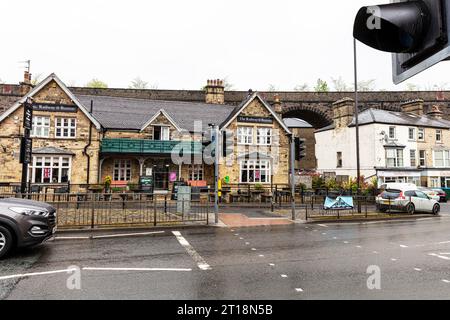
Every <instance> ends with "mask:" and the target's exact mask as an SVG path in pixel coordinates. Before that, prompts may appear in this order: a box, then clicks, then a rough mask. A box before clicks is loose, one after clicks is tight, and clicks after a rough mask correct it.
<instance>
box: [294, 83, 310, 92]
mask: <svg viewBox="0 0 450 320" xmlns="http://www.w3.org/2000/svg"><path fill="white" fill-rule="evenodd" d="M294 91H301V92H304V91H309V85H308V84H307V83H306V82H304V83H300V84H298V85H296V86H295V87H294Z"/></svg>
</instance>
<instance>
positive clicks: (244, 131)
mask: <svg viewBox="0 0 450 320" xmlns="http://www.w3.org/2000/svg"><path fill="white" fill-rule="evenodd" d="M237 139H238V143H239V144H253V128H252V127H239V128H238V129H237Z"/></svg>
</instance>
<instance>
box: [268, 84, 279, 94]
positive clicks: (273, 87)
mask: <svg viewBox="0 0 450 320" xmlns="http://www.w3.org/2000/svg"><path fill="white" fill-rule="evenodd" d="M267 91H269V92H275V91H278V88H277V86H275V85H274V84H269V87H268V88H267Z"/></svg>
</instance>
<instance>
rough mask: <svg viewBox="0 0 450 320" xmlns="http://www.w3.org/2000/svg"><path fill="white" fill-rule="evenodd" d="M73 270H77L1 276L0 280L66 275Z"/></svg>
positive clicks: (73, 269)
mask: <svg viewBox="0 0 450 320" xmlns="http://www.w3.org/2000/svg"><path fill="white" fill-rule="evenodd" d="M75 270H77V269H75V268H71V269H63V270H54V271H45V272H33V273H22V274H13V275H10V276H2V277H0V280H7V279H14V278H25V277H32V276H44V275H48V274H56V273H67V272H72V271H75Z"/></svg>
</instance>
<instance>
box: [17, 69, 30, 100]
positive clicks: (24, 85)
mask: <svg viewBox="0 0 450 320" xmlns="http://www.w3.org/2000/svg"><path fill="white" fill-rule="evenodd" d="M32 88H33V85H32V84H31V73H29V72H28V71H25V72H24V74H23V81H22V82H20V94H21V95H23V96H24V95H26V94H27V93H28V92H30V91H31V89H32Z"/></svg>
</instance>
